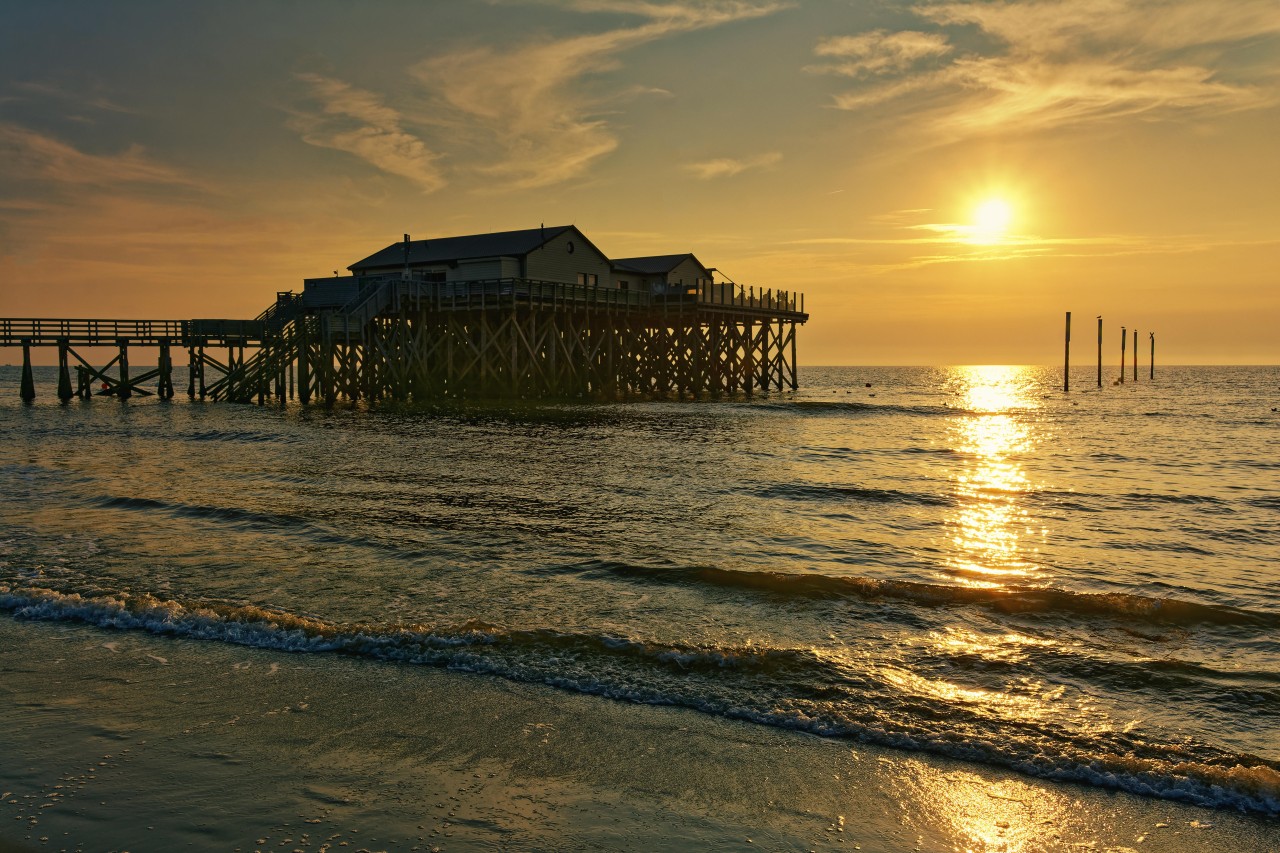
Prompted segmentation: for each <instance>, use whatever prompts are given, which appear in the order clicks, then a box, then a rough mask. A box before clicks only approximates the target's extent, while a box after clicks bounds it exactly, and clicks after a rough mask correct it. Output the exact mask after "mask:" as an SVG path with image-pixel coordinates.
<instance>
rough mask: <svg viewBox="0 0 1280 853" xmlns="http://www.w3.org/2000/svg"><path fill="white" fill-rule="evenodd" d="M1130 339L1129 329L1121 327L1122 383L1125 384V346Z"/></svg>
mask: <svg viewBox="0 0 1280 853" xmlns="http://www.w3.org/2000/svg"><path fill="white" fill-rule="evenodd" d="M1128 340H1129V330H1128V329H1126V328H1125V327H1124V326H1121V327H1120V384H1121V385H1123V384H1124V347H1125V344H1126V343H1127V342H1128Z"/></svg>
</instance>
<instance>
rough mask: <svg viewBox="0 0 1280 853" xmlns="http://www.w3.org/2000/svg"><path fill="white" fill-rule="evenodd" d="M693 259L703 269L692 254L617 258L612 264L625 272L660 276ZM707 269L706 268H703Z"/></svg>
mask: <svg viewBox="0 0 1280 853" xmlns="http://www.w3.org/2000/svg"><path fill="white" fill-rule="evenodd" d="M689 258H693V262H694V263H696V264H697V265H698V266H700V267H702V262H701V261H699V260H698V259H697V258H694V257H693V253H692V252H685V253H684V254H683V255H647V256H645V257H643V258H616V259H614V260H613V261H610V263H612V264H613V268H614V269H617V270H622V271H623V272H634V273H640V274H641V275H659V274H662V273H669V272H671V271H672V270H673V269H675V268H676V267H678V266H680V264H682V263H684V261H685V260H687V259H689ZM702 268H703V269H706V267H702Z"/></svg>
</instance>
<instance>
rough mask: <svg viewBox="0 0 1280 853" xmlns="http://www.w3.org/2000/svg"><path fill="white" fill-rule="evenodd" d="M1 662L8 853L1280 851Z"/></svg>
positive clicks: (815, 743)
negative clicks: (62, 852)
mask: <svg viewBox="0 0 1280 853" xmlns="http://www.w3.org/2000/svg"><path fill="white" fill-rule="evenodd" d="M0 648H3V649H4V653H3V655H0V694H3V702H2V703H0V755H3V756H4V758H3V759H2V760H0V789H2V791H0V792H2V793H4V798H3V801H2V802H0V851H6V852H7V851H8V850H11V849H12V850H46V849H47V850H64V849H65V850H83V851H95V850H130V851H134V853H139V851H163V850H211V851H213V850H221V851H251V850H263V851H266V850H290V851H292V850H304V851H313V850H315V851H319V850H333V851H353V853H354V851H357V850H387V851H392V850H395V851H400V850H405V851H412V850H424V851H425V850H433V849H438V850H441V851H452V850H494V849H509V850H672V851H675V850H690V849H710V850H799V851H802V850H864V851H915V850H920V851H934V850H938V851H944V850H974V851H986V850H990V851H1039V850H1081V849H1093V850H1142V851H1175V850H1177V851H1215V850H1233V851H1265V850H1274V849H1277V848H1280V824H1277V823H1276V822H1274V821H1267V820H1265V819H1262V818H1256V817H1252V816H1246V815H1239V814H1236V813H1231V812H1222V811H1210V810H1206V809H1201V808H1196V807H1188V806H1182V805H1179V804H1176V803H1171V802H1167V801H1161V800H1155V799H1146V798H1142V797H1137V796H1133V795H1129V794H1123V793H1117V792H1112V791H1107V790H1101V789H1097V788H1089V787H1085V786H1078V785H1070V784H1057V783H1052V782H1047V781H1041V780H1036V779H1032V778H1029V777H1020V776H1016V775H1011V774H1008V773H1007V772H1004V771H1001V770H997V769H994V768H988V767H984V766H981V765H970V764H965V763H962V762H958V761H954V760H947V759H940V758H935V757H932V756H928V755H925V754H922V753H914V752H909V751H898V750H888V749H881V748H876V747H869V746H865V745H862V744H856V743H851V742H848V741H842V740H829V739H823V738H819V737H814V736H812V735H807V734H800V733H796V732H790V731H786V730H780V729H773V728H769V727H765V726H760V725H756V724H750V723H743V722H737V721H733V720H724V719H719V718H715V717H711V716H707V715H703V714H698V713H696V712H692V711H688V710H683V709H676V708H667V707H653V706H637V705H633V704H627V703H622V702H615V701H611V700H608V699H603V698H598V697H592V696H583V695H578V694H574V693H568V692H563V691H559V690H556V689H554V688H551V687H530V686H527V685H518V684H513V683H509V682H506V681H502V680H498V679H494V678H490V677H487V676H477V675H470V674H466V673H454V672H448V671H442V670H437V669H431V668H426V667H413V666H398V665H392V664H380V663H375V662H370V661H367V660H358V659H350V658H340V657H335V656H330V655H292V654H287V653H281V652H271V651H262V650H255V649H249V648H243V647H237V646H230V645H224V644H217V643H207V642H201V641H198V640H193V639H170V638H164V637H155V636H151V635H144V634H139V633H112V632H108V631H103V630H101V629H91V628H86V627H82V626H76V625H72V624H65V623H58V624H53V623H25V622H18V621H15V620H13V619H12V618H10V617H8V616H5V617H3V618H0ZM6 844H7V845H8V847H6V846H4V845H6ZM14 845H17V846H16V847H15V846H14Z"/></svg>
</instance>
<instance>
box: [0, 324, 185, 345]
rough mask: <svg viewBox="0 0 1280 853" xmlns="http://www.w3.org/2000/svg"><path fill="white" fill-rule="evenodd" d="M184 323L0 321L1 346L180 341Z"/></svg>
mask: <svg viewBox="0 0 1280 853" xmlns="http://www.w3.org/2000/svg"><path fill="white" fill-rule="evenodd" d="M186 333H187V321H184V320H49V319H39V318H33V319H0V345H3V346H14V345H17V344H21V343H22V342H23V341H26V342H28V343H30V344H32V345H33V346H51V345H53V344H56V343H58V342H59V341H65V342H66V343H68V344H81V345H89V344H113V343H115V342H116V341H118V340H129V341H135V342H139V343H142V342H154V343H159V342H160V341H162V340H168V341H175V342H176V341H180V340H183V339H184V338H185V337H186Z"/></svg>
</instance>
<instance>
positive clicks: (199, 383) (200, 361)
mask: <svg viewBox="0 0 1280 853" xmlns="http://www.w3.org/2000/svg"><path fill="white" fill-rule="evenodd" d="M196 373H197V374H198V376H197V377H196V393H197V394H198V395H199V397H200V399H201V400H203V399H204V397H205V394H206V393H207V389H206V388H205V384H204V344H201V345H200V352H199V356H198V358H197V360H196Z"/></svg>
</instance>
